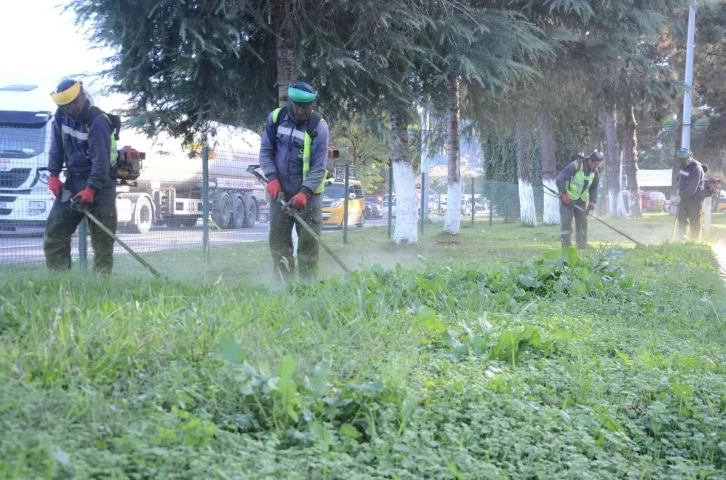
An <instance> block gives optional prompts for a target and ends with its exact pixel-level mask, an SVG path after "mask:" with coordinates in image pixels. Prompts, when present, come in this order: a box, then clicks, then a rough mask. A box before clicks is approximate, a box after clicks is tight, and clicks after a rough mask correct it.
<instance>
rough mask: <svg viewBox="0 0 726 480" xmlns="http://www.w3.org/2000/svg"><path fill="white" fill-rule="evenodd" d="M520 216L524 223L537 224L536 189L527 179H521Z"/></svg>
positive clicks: (532, 225)
mask: <svg viewBox="0 0 726 480" xmlns="http://www.w3.org/2000/svg"><path fill="white" fill-rule="evenodd" d="M518 186H519V218H520V221H521V222H522V225H525V226H527V227H536V226H537V210H536V209H535V208H534V189H533V188H532V184H531V183H529V182H528V181H526V180H522V179H521V178H520V179H519V183H518Z"/></svg>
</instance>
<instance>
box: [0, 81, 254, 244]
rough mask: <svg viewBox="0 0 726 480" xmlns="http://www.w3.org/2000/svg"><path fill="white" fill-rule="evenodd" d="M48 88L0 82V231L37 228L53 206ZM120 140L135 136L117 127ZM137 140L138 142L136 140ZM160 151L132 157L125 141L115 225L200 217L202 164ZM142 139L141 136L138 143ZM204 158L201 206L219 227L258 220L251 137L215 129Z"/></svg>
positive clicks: (170, 223)
mask: <svg viewBox="0 0 726 480" xmlns="http://www.w3.org/2000/svg"><path fill="white" fill-rule="evenodd" d="M51 90H52V88H47V87H46V88H43V87H40V86H38V85H24V84H17V85H5V86H2V85H0V233H2V232H15V233H24V232H27V233H35V232H37V231H38V230H40V231H42V230H43V229H44V227H45V221H46V219H47V217H48V213H49V212H50V208H51V206H52V204H53V201H54V197H53V195H52V194H51V193H50V192H49V191H48V187H47V177H48V172H47V170H46V167H47V165H48V152H49V149H50V137H51V128H52V121H53V113H54V112H55V107H54V105H53V104H52V103H51V102H50V95H49V92H50V91H51ZM120 137H121V138H120V141H119V145H118V146H119V147H120V146H121V145H127V144H132V145H135V146H138V143H134V142H133V141H132V142H127V141H126V140H125V138H129V137H130V138H132V139H133V138H135V139H136V140H137V141H138V140H139V139H141V138H142V137H139V136H138V135H135V134H133V133H131V132H128V131H125V130H122V131H121V136H120ZM142 141H143V140H142ZM169 142H170V143H172V144H173V143H175V148H167V150H166V151H162V150H159V149H158V148H156V149H155V147H154V146H151V147H150V148H148V149H145V150H151V151H147V152H144V153H141V154H140V155H137V153H138V152H137V150H142V149H141V148H136V149H132V148H130V147H128V146H125V147H123V148H121V149H120V150H119V166H121V165H122V163H123V162H125V164H126V166H127V167H129V168H128V170H129V171H128V172H127V175H126V176H123V178H122V175H119V179H118V180H117V183H118V186H117V198H116V207H117V211H118V223H119V228H120V229H126V230H131V231H132V232H136V233H146V232H148V231H149V230H150V229H151V228H152V226H154V225H159V226H160V225H166V226H167V227H192V226H194V225H196V223H197V220H198V219H200V218H201V216H202V211H203V210H202V162H201V158H200V156H197V157H196V158H193V159H192V158H189V154H188V152H185V151H183V150H182V148H181V145H180V142H174V141H173V140H170V139H169ZM146 143H148V141H147V142H146ZM210 143H211V144H212V147H211V153H210V158H209V172H208V173H209V211H210V213H211V219H212V220H213V222H214V223H215V224H216V226H217V227H219V228H244V227H252V226H254V224H255V223H256V222H257V221H258V220H260V219H263V220H264V217H265V214H264V212H263V214H262V215H260V209H261V207H262V208H263V210H264V208H265V206H266V201H265V191H264V186H263V185H261V184H260V183H259V182H258V181H257V180H256V179H255V178H254V176H252V175H251V174H249V173H247V172H246V167H247V166H248V165H250V164H257V163H259V156H258V152H259V136H257V135H255V134H253V133H252V132H250V131H249V130H244V129H238V128H233V127H228V126H224V125H220V126H218V132H217V136H216V137H215V138H214V139H213V141H212V142H210Z"/></svg>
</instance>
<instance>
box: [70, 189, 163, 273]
mask: <svg viewBox="0 0 726 480" xmlns="http://www.w3.org/2000/svg"><path fill="white" fill-rule="evenodd" d="M71 195H72V194H71V192H70V191H69V190H63V192H62V194H61V201H62V202H67V201H69V200H70V202H71V208H72V209H74V210H77V211H79V212H81V213H83V214H84V215H85V216H86V217H87V218H88V219H89V220H90V221H92V222H93V223H95V224H96V226H97V227H98V228H100V229H101V230H103V232H104V233H105V234H106V235H108V236H109V237H111V238H113V239H114V240H115V241H116V243H118V244H119V245H121V246H122V247H123V248H124V249H125V250H126V251H127V252H129V253H130V254H131V256H132V257H134V258H135V259H136V260H137V261H138V262H139V263H140V264H141V265H143V266H144V267H146V269H147V270H148V271H149V272H151V274H152V275H153V276H155V277H156V278H162V277H163V276H162V274H161V273H159V272H158V271H157V270H156V269H155V268H154V267H152V266H151V265H149V263H147V262H146V260H144V259H143V258H141V256H139V254H138V253H136V252H134V251H133V250H132V249H131V247H129V246H128V245H126V243H124V242H123V241H122V240H121V239H120V238H118V236H117V235H116V234H115V233H113V232H112V231H111V230H109V228H108V227H107V226H106V225H104V224H103V223H101V221H100V220H99V219H98V218H96V216H95V215H94V214H92V213H91V212H90V211H89V210H88V207H86V206H85V205H81V202H80V199H78V198H76V197H74V198H72V199H71Z"/></svg>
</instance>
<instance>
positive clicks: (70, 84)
mask: <svg viewBox="0 0 726 480" xmlns="http://www.w3.org/2000/svg"><path fill="white" fill-rule="evenodd" d="M81 90H83V86H82V84H81V82H79V81H77V80H72V79H66V80H63V81H61V82H60V83H59V84H58V86H57V87H56V91H55V92H53V93H51V94H50V97H51V98H52V99H53V102H54V103H55V104H56V105H58V106H59V107H61V106H63V105H68V104H69V103H71V102H72V101H73V100H75V99H76V97H78V95H79V94H80V93H81Z"/></svg>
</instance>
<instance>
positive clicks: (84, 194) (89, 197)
mask: <svg viewBox="0 0 726 480" xmlns="http://www.w3.org/2000/svg"><path fill="white" fill-rule="evenodd" d="M94 196H96V191H95V190H94V189H92V188H91V187H88V188H84V189H83V190H81V191H80V192H78V193H77V194H76V196H75V197H74V198H80V199H81V205H93V197H94Z"/></svg>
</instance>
